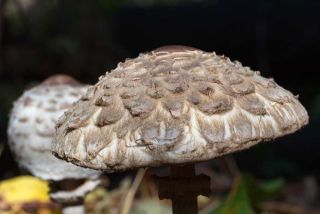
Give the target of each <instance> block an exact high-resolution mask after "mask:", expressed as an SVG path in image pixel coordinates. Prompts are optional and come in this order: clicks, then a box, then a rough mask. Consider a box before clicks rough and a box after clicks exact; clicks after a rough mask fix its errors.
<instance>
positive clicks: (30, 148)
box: [8, 75, 100, 180]
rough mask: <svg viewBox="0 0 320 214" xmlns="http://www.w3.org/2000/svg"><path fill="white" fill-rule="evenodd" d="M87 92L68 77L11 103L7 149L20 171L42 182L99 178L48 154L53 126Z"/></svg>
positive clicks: (59, 77) (54, 78) (46, 83)
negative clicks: (23, 169)
mask: <svg viewBox="0 0 320 214" xmlns="http://www.w3.org/2000/svg"><path fill="white" fill-rule="evenodd" d="M86 88H87V86H84V85H82V84H80V83H79V82H77V81H75V80H74V79H72V78H71V77H69V76H66V75H55V76H52V77H51V78H48V79H47V80H46V81H44V82H43V83H42V84H40V85H39V86H36V87H34V88H32V89H30V90H28V91H26V92H24V93H23V95H22V96H21V97H20V98H19V99H18V100H17V101H16V102H15V103H14V107H13V109H12V112H11V115H10V121H9V127H8V136H9V146H10V148H11V150H12V151H13V153H14V154H15V156H16V159H17V161H18V163H19V165H20V166H21V167H23V168H25V169H27V170H28V171H29V172H30V173H32V174H33V175H35V176H37V177H40V178H42V179H45V180H63V179H66V178H73V179H83V178H91V177H92V178H94V177H97V176H98V175H99V174H100V173H99V172H97V171H95V170H91V169H85V168H81V167H78V166H75V165H73V164H71V163H67V162H65V161H62V160H60V159H58V158H56V157H54V156H53V155H52V152H51V141H52V138H53V135H54V132H55V122H56V121H57V120H58V118H59V117H60V116H62V115H63V112H64V111H65V110H66V109H67V108H69V107H70V106H71V105H72V104H73V102H75V101H77V100H78V99H79V98H80V96H81V95H82V94H83V93H84V91H85V90H86Z"/></svg>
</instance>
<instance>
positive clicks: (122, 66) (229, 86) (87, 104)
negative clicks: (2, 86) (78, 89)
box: [52, 46, 308, 172]
mask: <svg viewBox="0 0 320 214" xmlns="http://www.w3.org/2000/svg"><path fill="white" fill-rule="evenodd" d="M307 123H308V114H307V112H306V110H305V109H304V107H303V106H302V105H301V104H300V102H299V101H298V100H297V97H295V96H294V95H292V94H291V93H290V92H289V91H287V90H285V89H283V88H282V87H280V86H278V85H277V84H276V83H275V82H274V80H273V79H266V78H264V77H262V76H260V74H259V72H254V71H252V70H250V68H248V67H244V66H242V65H241V64H240V63H239V62H237V61H235V62H231V61H230V60H229V59H228V58H226V57H224V56H218V55H216V54H215V53H208V52H204V51H201V50H197V49H194V48H188V47H182V46H167V47H163V48H160V49H157V50H155V51H152V52H150V53H145V54H140V55H139V56H138V57H137V58H135V59H127V60H126V61H125V62H123V63H119V64H118V67H117V68H116V69H114V70H113V71H111V72H110V73H106V75H105V76H102V77H100V80H99V82H98V83H97V84H96V85H94V86H92V87H90V88H89V89H88V91H87V93H86V94H85V95H84V96H83V97H82V98H81V100H80V101H79V102H78V103H77V104H76V105H75V106H74V107H73V108H71V109H70V110H69V111H68V112H66V114H65V115H64V117H62V118H61V119H60V120H59V122H58V124H57V132H56V136H55V139H54V143H53V146H52V149H53V152H54V154H55V155H57V156H58V157H60V158H62V159H65V160H68V161H71V162H73V163H75V164H77V165H80V166H84V167H89V168H94V169H101V170H105V171H109V172H112V171H119V170H126V169H131V168H138V167H147V166H159V165H168V164H181V163H188V162H197V161H204V160H209V159H212V158H215V157H218V156H221V155H225V154H228V153H231V152H235V151H238V150H242V149H245V148H248V147H250V146H252V145H254V144H256V143H258V142H260V141H267V140H271V139H274V138H277V137H280V136H283V135H286V134H289V133H292V132H295V131H296V130H297V129H299V128H301V127H302V126H304V125H306V124H307Z"/></svg>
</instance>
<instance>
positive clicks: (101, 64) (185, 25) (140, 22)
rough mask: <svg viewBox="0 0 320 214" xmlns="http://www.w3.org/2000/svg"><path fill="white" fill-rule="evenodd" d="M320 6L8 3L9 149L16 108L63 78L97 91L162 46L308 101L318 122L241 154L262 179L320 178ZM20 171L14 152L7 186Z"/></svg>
mask: <svg viewBox="0 0 320 214" xmlns="http://www.w3.org/2000/svg"><path fill="white" fill-rule="evenodd" d="M319 11H320V1H316V0H283V1H279V0H247V1H238V0H223V1H222V0H211V1H210V0H193V1H191V0H189V1H188V0H185V1H182V0H180V1H179V0H149V1H147V0H97V1H84V0H68V1H64V0H0V42H1V43H0V44H1V46H0V146H1V145H5V144H6V141H7V137H6V126H7V122H8V114H9V111H10V108H11V106H12V102H13V101H14V100H15V99H17V98H18V96H20V95H21V93H22V92H23V90H24V89H25V88H27V87H30V85H32V84H35V83H37V82H39V81H42V80H43V79H45V78H46V77H48V76H49V75H52V74H55V73H66V74H69V75H72V76H74V77H75V78H77V79H79V80H80V81H83V82H85V83H88V84H94V83H95V82H96V81H97V79H98V76H100V75H102V74H104V73H105V72H106V71H110V70H111V69H112V68H115V67H116V65H117V63H118V62H119V61H123V60H124V59H125V58H128V57H136V56H137V55H138V53H140V52H145V51H148V50H152V49H154V48H157V47H159V46H162V45H168V44H180V45H188V46H194V47H197V48H200V49H203V50H206V51H215V52H217V53H218V54H225V55H226V56H229V57H230V58H231V59H232V60H239V61H241V62H242V63H243V64H244V65H247V66H250V67H251V68H253V69H254V70H260V71H261V73H262V75H263V76H266V77H274V79H275V80H276V82H277V83H278V84H279V85H281V86H283V87H284V88H287V89H288V90H290V91H292V92H293V93H294V94H299V97H300V101H301V102H302V103H303V105H304V106H305V107H306V108H307V110H308V112H309V115H310V124H309V125H308V126H307V127H305V128H304V129H302V130H301V131H298V132H297V133H295V134H293V135H291V136H287V137H284V138H281V139H279V140H277V141H276V142H273V143H265V144H262V145H259V146H256V147H254V148H252V149H250V150H248V151H244V152H241V153H238V154H236V155H235V158H236V160H237V162H238V164H239V166H240V168H241V169H242V170H244V171H251V172H252V173H254V174H256V175H257V176H260V177H274V176H284V177H286V178H288V179H299V178H301V177H302V176H306V175H316V176H318V178H319V176H320V170H319V164H320V154H319V153H320V152H319V151H320V146H319V145H320V144H319V143H320V137H319V134H320V82H319V81H320V78H319V77H320V73H319V67H320V65H319V59H318V58H319V51H318V50H319V49H320V41H319V40H320V24H319V20H320V12H319ZM16 173H17V167H16V165H15V163H14V161H13V159H12V157H11V155H10V152H9V150H8V148H7V147H5V149H4V151H3V153H2V155H1V157H0V179H2V178H6V177H10V176H13V175H15V174H16Z"/></svg>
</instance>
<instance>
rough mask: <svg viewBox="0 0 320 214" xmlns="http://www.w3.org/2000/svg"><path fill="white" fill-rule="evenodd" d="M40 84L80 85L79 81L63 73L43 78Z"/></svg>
mask: <svg viewBox="0 0 320 214" xmlns="http://www.w3.org/2000/svg"><path fill="white" fill-rule="evenodd" d="M41 85H49V86H53V85H81V83H80V82H78V81H77V80H75V79H74V78H72V77H71V76H68V75H65V74H55V75H52V76H50V77H48V78H47V79H45V80H44V81H43V82H42V83H41Z"/></svg>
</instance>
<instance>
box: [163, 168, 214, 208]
mask: <svg viewBox="0 0 320 214" xmlns="http://www.w3.org/2000/svg"><path fill="white" fill-rule="evenodd" d="M157 181H158V189H159V198H160V199H164V198H169V199H171V200H172V211H173V214H180V213H186V214H196V213H198V202H197V196H198V195H200V194H201V195H205V196H208V195H209V194H210V177H209V176H206V175H196V172H195V167H194V164H189V165H174V166H170V176H168V177H157Z"/></svg>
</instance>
